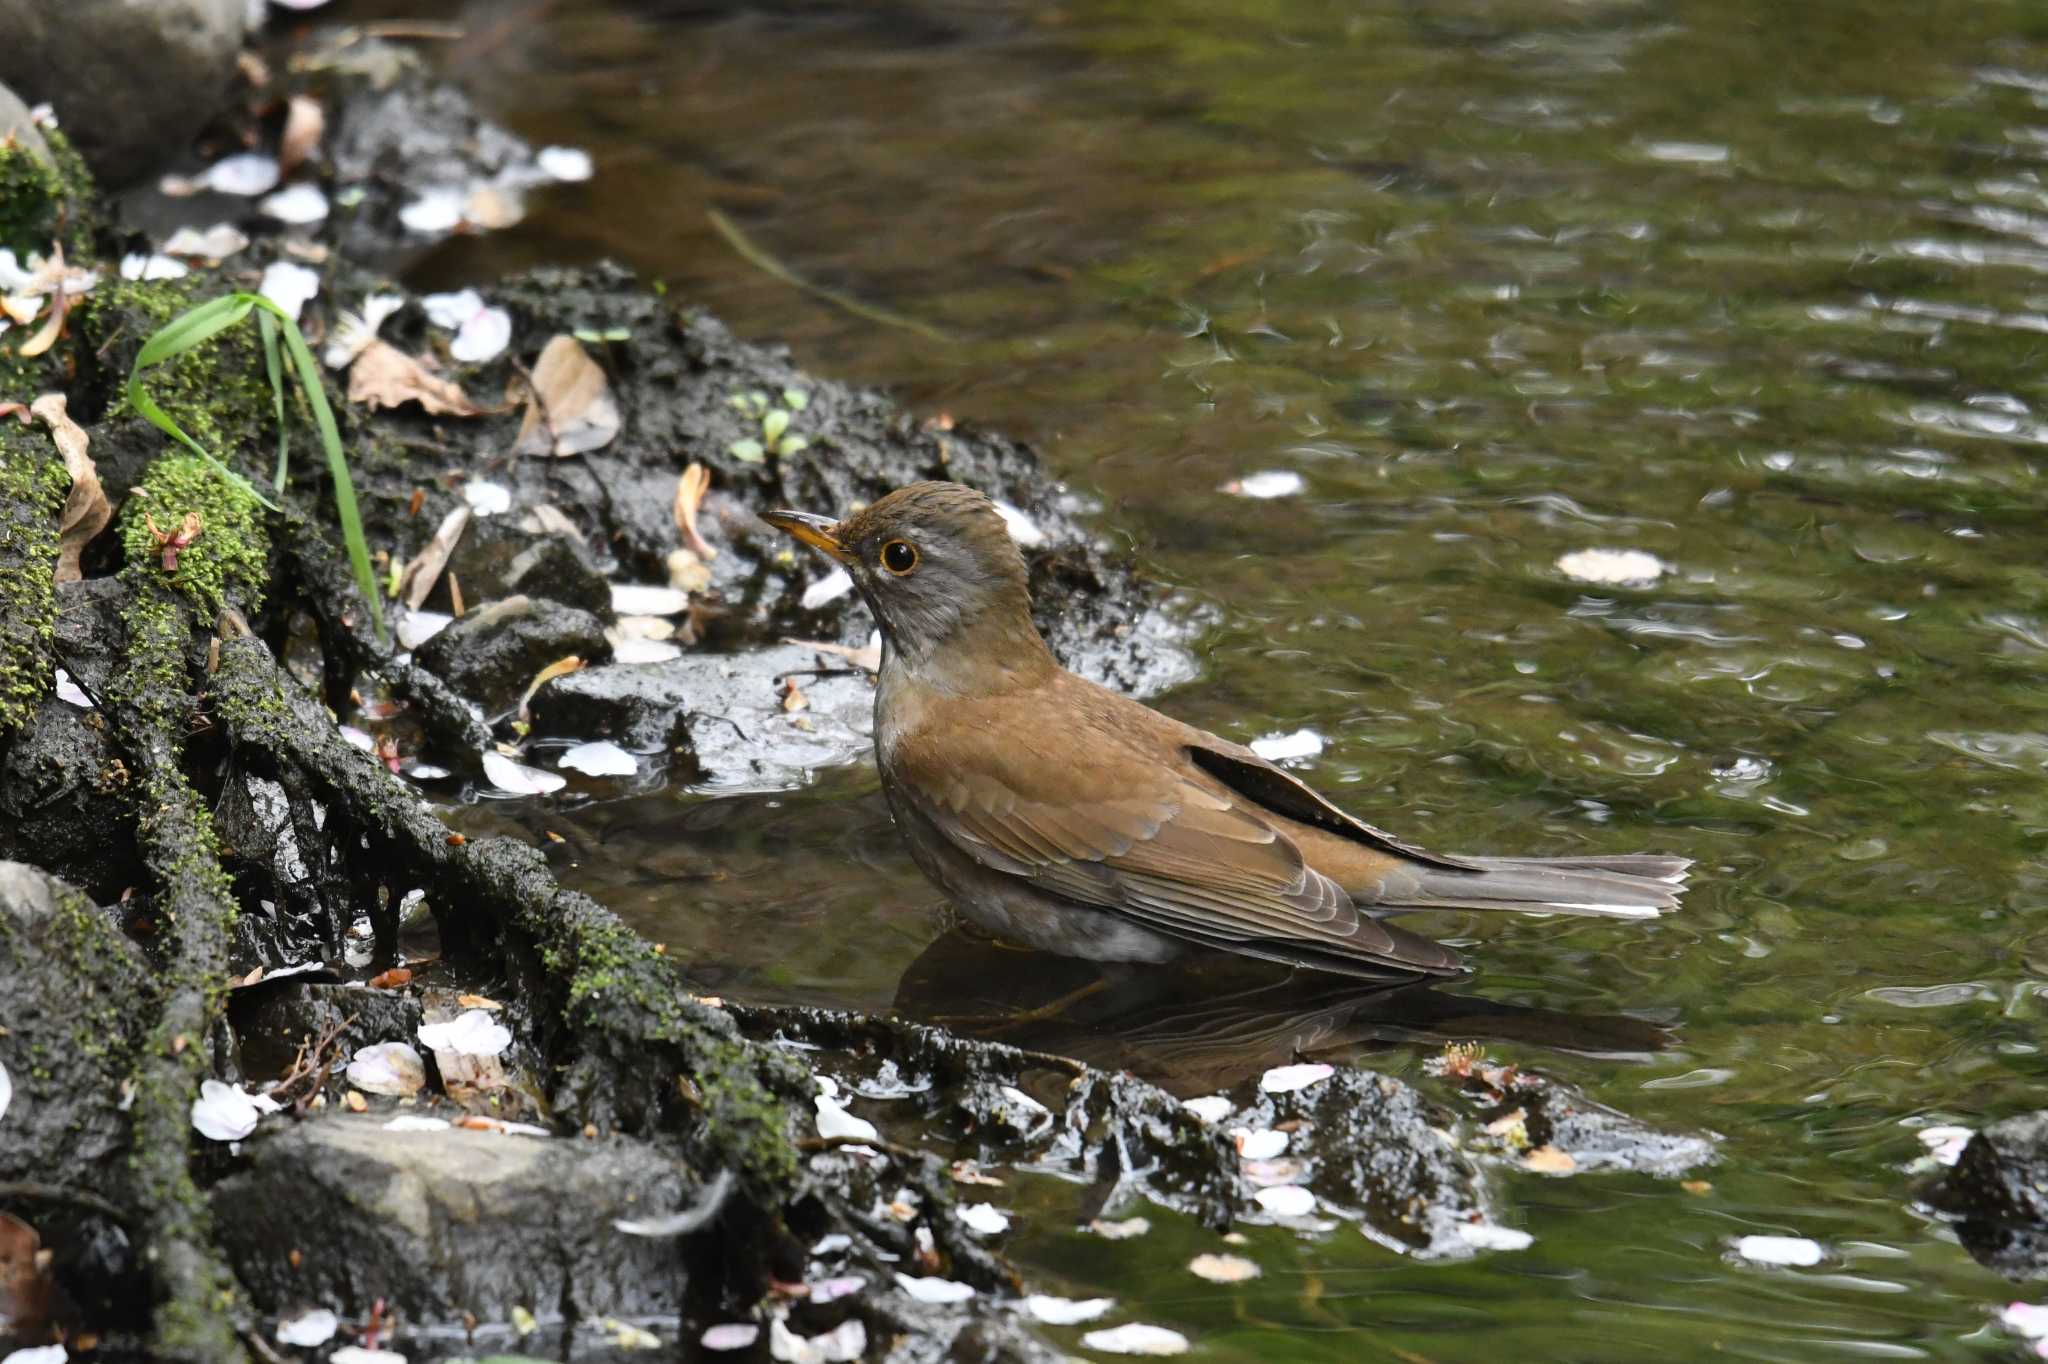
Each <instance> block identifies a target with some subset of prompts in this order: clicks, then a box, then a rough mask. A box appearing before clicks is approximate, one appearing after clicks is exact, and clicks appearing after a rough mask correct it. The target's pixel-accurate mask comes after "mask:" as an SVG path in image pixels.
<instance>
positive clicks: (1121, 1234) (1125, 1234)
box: [1088, 1217, 1152, 1241]
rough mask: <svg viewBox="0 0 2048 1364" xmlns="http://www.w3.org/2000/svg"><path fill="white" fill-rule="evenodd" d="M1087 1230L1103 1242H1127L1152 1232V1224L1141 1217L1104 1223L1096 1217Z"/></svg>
mask: <svg viewBox="0 0 2048 1364" xmlns="http://www.w3.org/2000/svg"><path fill="white" fill-rule="evenodd" d="M1088 1230H1090V1231H1092V1232H1094V1233H1095V1234H1096V1235H1097V1236H1100V1237H1101V1238H1102V1239H1103V1240H1105V1241H1128V1240H1130V1239H1131V1238H1132V1237H1133V1236H1143V1235H1144V1234H1145V1233H1146V1232H1148V1231H1150V1230H1152V1223H1151V1221H1150V1220H1149V1219H1147V1218H1143V1217H1125V1218H1122V1219H1120V1220H1116V1221H1104V1220H1103V1219H1102V1218H1100V1217H1098V1218H1096V1219H1095V1220H1094V1221H1093V1222H1090V1223H1089V1224H1088Z"/></svg>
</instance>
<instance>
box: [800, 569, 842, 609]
mask: <svg viewBox="0 0 2048 1364" xmlns="http://www.w3.org/2000/svg"><path fill="white" fill-rule="evenodd" d="M851 591H853V575H852V574H851V573H848V572H847V571H846V570H845V569H843V568H835V569H833V570H832V571H831V572H830V573H827V574H826V575H825V576H824V577H822V578H820V579H818V580H817V581H816V582H814V583H812V584H811V585H810V586H809V587H806V588H805V589H804V596H803V608H804V610H806V611H815V610H817V609H818V608H819V607H821V606H824V605H827V604H828V603H831V602H835V601H838V600H839V599H840V598H841V597H843V596H845V595H846V594H847V593H849V592H851Z"/></svg>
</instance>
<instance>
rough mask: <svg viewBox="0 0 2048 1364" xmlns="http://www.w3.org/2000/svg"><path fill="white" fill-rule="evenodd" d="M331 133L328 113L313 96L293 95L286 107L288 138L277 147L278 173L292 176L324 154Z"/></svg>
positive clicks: (285, 122) (285, 118)
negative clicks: (325, 139) (323, 143)
mask: <svg viewBox="0 0 2048 1364" xmlns="http://www.w3.org/2000/svg"><path fill="white" fill-rule="evenodd" d="M326 133H327V111H326V110H324V109H322V108H321V107H320V101H319V100H317V99H314V98H313V97H312V96H311V95H293V96H292V97H291V100H290V102H289V103H288V104H286V105H285V114H284V135H283V137H282V138H280V139H279V141H278V144H277V172H278V175H279V176H280V177H282V176H288V175H290V174H291V173H292V171H294V170H295V169H297V168H298V167H299V166H302V165H304V164H305V163H306V162H307V161H310V160H311V159H312V158H313V157H314V156H315V155H316V154H317V153H318V152H319V150H320V139H321V138H322V137H324V136H326Z"/></svg>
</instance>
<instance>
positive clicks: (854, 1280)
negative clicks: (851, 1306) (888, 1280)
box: [811, 1274, 868, 1303]
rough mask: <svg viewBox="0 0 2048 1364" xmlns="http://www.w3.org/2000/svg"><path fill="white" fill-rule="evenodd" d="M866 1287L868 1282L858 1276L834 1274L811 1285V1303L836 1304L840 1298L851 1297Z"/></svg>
mask: <svg viewBox="0 0 2048 1364" xmlns="http://www.w3.org/2000/svg"><path fill="white" fill-rule="evenodd" d="M867 1286H868V1281H867V1280H866V1279H865V1278H863V1277H862V1276H860V1275H858V1274H836V1275H834V1276H833V1277H831V1278H829V1279H820V1280H818V1281H817V1282H816V1283H814V1284H812V1285H811V1301H812V1302H815V1303H823V1302H837V1301H839V1299H841V1298H850V1297H852V1296H853V1295H854V1294H856V1293H858V1292H860V1291H861V1290H862V1289H863V1288H866V1287H867Z"/></svg>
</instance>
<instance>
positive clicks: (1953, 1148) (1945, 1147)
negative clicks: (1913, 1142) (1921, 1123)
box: [1915, 1127, 1977, 1165]
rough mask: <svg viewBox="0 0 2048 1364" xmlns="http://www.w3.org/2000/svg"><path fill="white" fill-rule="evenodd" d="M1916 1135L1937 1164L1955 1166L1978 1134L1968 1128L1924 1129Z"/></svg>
mask: <svg viewBox="0 0 2048 1364" xmlns="http://www.w3.org/2000/svg"><path fill="white" fill-rule="evenodd" d="M1915 1135H1917V1136H1918V1137H1919V1138H1920V1144H1921V1145H1922V1146H1924V1147H1926V1148H1927V1153H1928V1154H1929V1155H1931V1156H1933V1157H1934V1159H1935V1160H1936V1162H1938V1163H1939V1164H1942V1165H1953V1164H1955V1163H1956V1162H1957V1161H1959V1160H1961V1159H1962V1158H1963V1148H1964V1147H1965V1146H1968V1145H1969V1144H1970V1138H1971V1137H1974V1136H1976V1135H1977V1134H1976V1133H1975V1132H1973V1131H1972V1130H1970V1129H1969V1128H1967V1127H1923V1128H1921V1129H1920V1131H1919V1132H1918V1133H1916V1134H1915Z"/></svg>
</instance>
